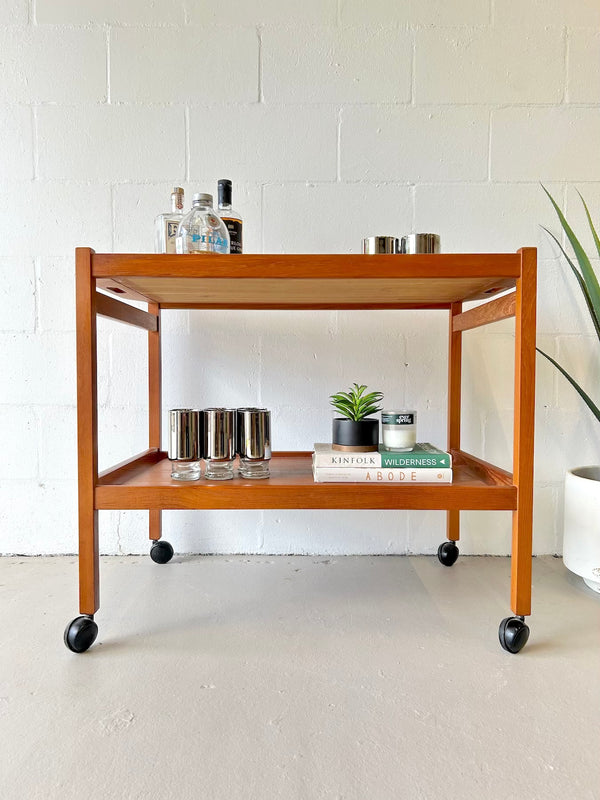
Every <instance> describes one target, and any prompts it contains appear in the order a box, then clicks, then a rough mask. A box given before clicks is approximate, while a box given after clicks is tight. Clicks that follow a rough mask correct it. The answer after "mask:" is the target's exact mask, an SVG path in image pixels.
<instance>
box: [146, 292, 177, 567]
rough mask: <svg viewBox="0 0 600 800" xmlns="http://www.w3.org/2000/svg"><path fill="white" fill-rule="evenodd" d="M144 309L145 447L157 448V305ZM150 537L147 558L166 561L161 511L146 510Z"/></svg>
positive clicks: (159, 381)
mask: <svg viewBox="0 0 600 800" xmlns="http://www.w3.org/2000/svg"><path fill="white" fill-rule="evenodd" d="M148 311H149V313H150V314H155V315H156V317H157V319H158V327H157V329H156V330H155V331H148V447H157V448H158V449H159V450H160V439H161V436H160V431H161V414H162V370H161V346H160V345H161V342H160V326H161V319H160V305H159V304H158V303H148ZM148 516H149V519H148V522H149V534H150V540H151V541H152V542H153V544H152V547H151V548H150V558H151V559H152V560H153V561H154V562H156V563H157V564H166V563H167V561H170V560H171V558H172V557H173V548H172V547H171V545H170V544H169V542H166V541H165V540H164V539H162V538H161V536H162V512H161V511H160V510H154V509H152V510H150V511H149V512H148Z"/></svg>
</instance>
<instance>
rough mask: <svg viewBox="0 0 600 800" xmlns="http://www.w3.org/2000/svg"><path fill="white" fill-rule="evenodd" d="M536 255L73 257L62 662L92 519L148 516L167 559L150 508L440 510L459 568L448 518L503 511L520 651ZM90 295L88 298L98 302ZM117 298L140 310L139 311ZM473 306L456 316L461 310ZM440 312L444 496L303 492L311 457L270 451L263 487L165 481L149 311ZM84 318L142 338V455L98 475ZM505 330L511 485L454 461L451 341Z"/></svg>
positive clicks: (421, 491)
mask: <svg viewBox="0 0 600 800" xmlns="http://www.w3.org/2000/svg"><path fill="white" fill-rule="evenodd" d="M536 265H537V254H536V250H535V248H523V249H521V250H519V251H518V252H517V253H514V254H511V253H508V254H504V253H502V254H496V253H494V254H489V253H485V254H468V255H460V254H443V255H409V256H398V255H374V256H371V255H232V256H222V255H210V254H206V255H202V256H179V255H136V254H96V253H95V252H94V251H93V250H92V249H90V248H84V247H81V248H77V250H76V303H77V426H78V487H79V488H78V491H79V606H80V616H78V617H76V618H75V619H74V620H73V621H71V622H70V623H69V624H68V625H67V628H66V630H65V643H66V645H67V647H69V649H71V650H72V651H74V652H83V651H85V650H87V649H88V648H89V647H90V646H91V644H93V642H94V641H95V638H96V636H97V632H98V628H97V625H96V622H95V620H94V614H95V613H96V612H97V610H98V608H99V545H98V511H99V510H101V509H147V510H148V511H149V536H150V539H151V540H152V542H153V545H152V548H151V556H152V559H153V560H154V561H156V562H158V563H166V562H167V561H169V560H170V559H171V557H172V555H173V549H172V547H171V545H170V544H169V543H168V542H165V541H164V540H162V539H161V511H162V510H163V509H251V508H252V509H261V508H262V509H266V508H271V509H273V508H279V509H285V508H311V509H312V508H338V509H342V508H344V509H352V508H355V509H444V510H446V512H447V530H446V541H445V542H443V543H442V544H441V545H440V548H439V550H438V558H439V560H440V562H441V563H442V564H444V565H446V566H451V565H452V564H453V563H454V562H455V561H456V559H457V557H458V547H457V545H456V542H458V540H459V538H460V536H459V515H460V511H461V510H467V509H479V510H481V509H489V510H510V511H512V519H513V535H512V551H511V608H512V612H513V616H510V617H506V618H505V619H503V620H502V622H501V623H500V628H499V639H500V644H501V645H502V647H503V648H504V649H505V650H507V651H509V652H512V653H516V652H519V650H521V648H522V647H523V645H524V644H525V642H526V641H527V638H528V636H529V628H528V626H527V625H526V624H525V621H524V618H525V616H527V615H529V614H530V613H531V559H532V516H533V441H534V440H533V432H534V412H535V408H534V393H535V314H536V268H537V267H536ZM98 290H101V291H98ZM127 300H137V301H140V300H141V301H143V302H145V303H147V308H148V310H147V311H143V310H141V309H139V308H136V307H135V306H132V305H130V304H129V303H127V302H124V301H127ZM472 300H483V301H485V302H483V303H481V304H480V305H477V306H475V307H473V308H469V309H468V310H463V303H464V302H468V301H472ZM183 308H188V309H189V308H191V309H257V310H269V309H308V310H317V309H408V308H410V309H439V310H442V311H444V310H445V311H446V312H447V313H448V318H449V337H448V341H449V344H448V363H449V369H448V449H449V450H450V452H451V453H452V457H453V470H454V479H453V483H452V484H449V485H435V484H413V485H410V486H406V485H401V486H399V485H396V484H391V485H390V484H375V485H371V484H367V485H363V484H343V483H339V484H336V483H315V482H314V481H313V478H312V472H311V461H310V453H304V452H281V453H275V454H274V455H273V459H272V462H271V478H269V479H267V480H263V481H248V480H244V479H243V478H235V479H234V480H231V481H225V482H218V481H206V480H201V481H198V482H194V483H180V482H177V481H173V480H171V477H170V462H169V461H168V459H167V457H166V453H164V452H163V451H161V413H162V410H161V339H160V336H161V325H160V320H161V313H162V312H163V311H164V310H168V309H183ZM97 316H104V317H109V318H111V319H114V320H119V321H121V322H124V323H127V324H130V325H134V326H137V327H138V328H142V329H145V330H147V331H148V376H149V377H148V397H149V425H148V449H147V450H145V451H144V452H143V453H140V454H138V455H136V456H133V457H132V458H130V459H128V460H127V461H124V462H123V463H121V464H118V465H116V466H115V467H113V468H111V469H109V470H106V471H104V472H102V473H98V421H97V413H98V410H97V387H96V377H97V352H96V350H97V348H96V319H97ZM509 317H514V318H515V360H514V444H513V471H512V473H510V472H507V471H506V470H503V469H501V468H500V467H497V466H494V465H493V464H489V463H487V462H485V461H483V460H481V459H479V458H477V457H475V456H473V455H471V454H469V453H466V452H464V451H463V450H461V447H460V442H461V437H460V431H461V357H462V336H463V332H465V331H468V330H471V329H474V328H477V327H480V326H482V325H488V324H490V323H493V322H496V321H498V320H502V319H506V318H509Z"/></svg>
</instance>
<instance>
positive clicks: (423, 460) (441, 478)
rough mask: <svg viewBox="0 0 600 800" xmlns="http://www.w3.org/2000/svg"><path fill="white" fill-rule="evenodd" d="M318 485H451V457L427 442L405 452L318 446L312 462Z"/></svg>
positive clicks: (327, 445)
mask: <svg viewBox="0 0 600 800" xmlns="http://www.w3.org/2000/svg"><path fill="white" fill-rule="evenodd" d="M312 467H313V477H314V479H315V481H316V482H317V483H395V484H397V485H401V484H405V485H408V484H412V483H452V456H451V455H450V453H446V452H444V451H443V450H440V449H438V448H437V447H434V446H433V445H432V444H429V443H428V442H421V443H419V444H416V445H415V447H414V448H413V449H412V450H409V451H407V452H406V453H393V452H391V451H390V450H384V449H382V448H380V449H379V451H378V452H373V453H359V452H351V451H341V450H334V449H333V448H332V447H331V445H330V444H315V450H314V453H313V459H312Z"/></svg>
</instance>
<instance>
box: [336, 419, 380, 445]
mask: <svg viewBox="0 0 600 800" xmlns="http://www.w3.org/2000/svg"><path fill="white" fill-rule="evenodd" d="M331 441H332V445H333V449H334V450H355V451H358V452H361V453H371V452H373V451H375V450H377V448H378V447H379V420H378V419H373V418H372V417H367V419H361V420H360V421H359V422H355V421H354V420H353V419H347V418H346V417H335V419H334V420H333V430H332V437H331Z"/></svg>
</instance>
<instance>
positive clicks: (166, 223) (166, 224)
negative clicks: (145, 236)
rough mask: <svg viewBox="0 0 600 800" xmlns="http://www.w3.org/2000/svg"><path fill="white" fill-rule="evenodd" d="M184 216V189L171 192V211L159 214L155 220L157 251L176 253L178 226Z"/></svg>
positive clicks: (177, 188) (179, 187) (178, 188)
mask: <svg viewBox="0 0 600 800" xmlns="http://www.w3.org/2000/svg"><path fill="white" fill-rule="evenodd" d="M182 218H183V189H182V188H181V186H176V187H175V188H174V189H173V191H172V192H171V211H169V212H167V213H166V214H159V215H158V217H157V218H156V220H155V221H154V233H155V235H154V249H155V250H156V252H157V253H176V252H177V249H176V246H175V241H176V239H177V228H178V227H179V223H180V222H181V220H182Z"/></svg>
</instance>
